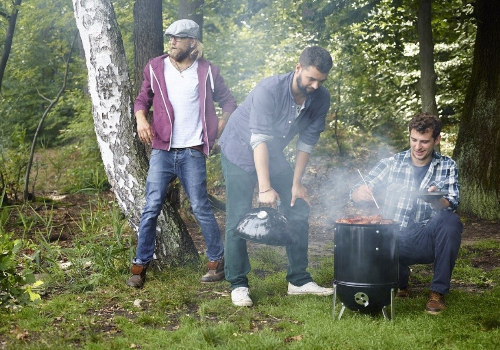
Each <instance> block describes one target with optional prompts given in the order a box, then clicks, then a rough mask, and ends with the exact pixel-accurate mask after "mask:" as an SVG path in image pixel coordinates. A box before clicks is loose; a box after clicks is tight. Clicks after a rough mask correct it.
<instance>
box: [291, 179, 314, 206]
mask: <svg viewBox="0 0 500 350" xmlns="http://www.w3.org/2000/svg"><path fill="white" fill-rule="evenodd" d="M299 198H302V199H303V200H305V201H306V203H307V204H308V205H309V206H311V197H309V195H308V194H307V188H305V187H304V186H302V184H298V185H295V184H294V185H293V186H292V201H291V203H290V206H292V207H293V206H294V205H295V201H296V200H297V199H299Z"/></svg>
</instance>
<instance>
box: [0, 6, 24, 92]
mask: <svg viewBox="0 0 500 350" xmlns="http://www.w3.org/2000/svg"><path fill="white" fill-rule="evenodd" d="M21 2H22V0H15V1H14V4H13V5H14V8H13V9H12V12H11V14H10V16H9V27H8V28H7V35H6V36H5V45H4V47H3V53H2V58H1V59H0V92H2V81H3V76H4V74H5V68H7V61H8V60H9V56H10V50H11V48H12V40H13V39H14V30H15V29H16V21H17V13H18V12H19V6H21Z"/></svg>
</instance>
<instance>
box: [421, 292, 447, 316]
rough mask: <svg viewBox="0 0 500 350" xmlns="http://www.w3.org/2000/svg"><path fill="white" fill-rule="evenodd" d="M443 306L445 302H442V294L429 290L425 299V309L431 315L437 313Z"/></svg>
mask: <svg viewBox="0 0 500 350" xmlns="http://www.w3.org/2000/svg"><path fill="white" fill-rule="evenodd" d="M445 308H446V303H445V302H444V295H443V294H439V293H438V292H434V291H432V290H431V293H430V295H429V301H427V305H426V306H425V311H427V313H428V314H431V315H439V314H440V313H441V311H443V310H444V309H445Z"/></svg>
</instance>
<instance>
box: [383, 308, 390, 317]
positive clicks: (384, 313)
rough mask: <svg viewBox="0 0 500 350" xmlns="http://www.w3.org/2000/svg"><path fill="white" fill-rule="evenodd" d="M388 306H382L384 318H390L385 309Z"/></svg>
mask: <svg viewBox="0 0 500 350" xmlns="http://www.w3.org/2000/svg"><path fill="white" fill-rule="evenodd" d="M385 309H386V306H383V307H382V315H384V319H386V320H388V319H389V318H388V317H387V311H386V310H385Z"/></svg>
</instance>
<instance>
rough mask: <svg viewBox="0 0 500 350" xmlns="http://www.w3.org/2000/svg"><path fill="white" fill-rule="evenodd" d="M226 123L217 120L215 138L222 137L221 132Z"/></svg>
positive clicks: (222, 120)
mask: <svg viewBox="0 0 500 350" xmlns="http://www.w3.org/2000/svg"><path fill="white" fill-rule="evenodd" d="M226 123H227V122H226V121H225V120H224V119H219V126H218V127H217V138H220V135H222V132H223V131H224V128H225V127H226Z"/></svg>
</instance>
